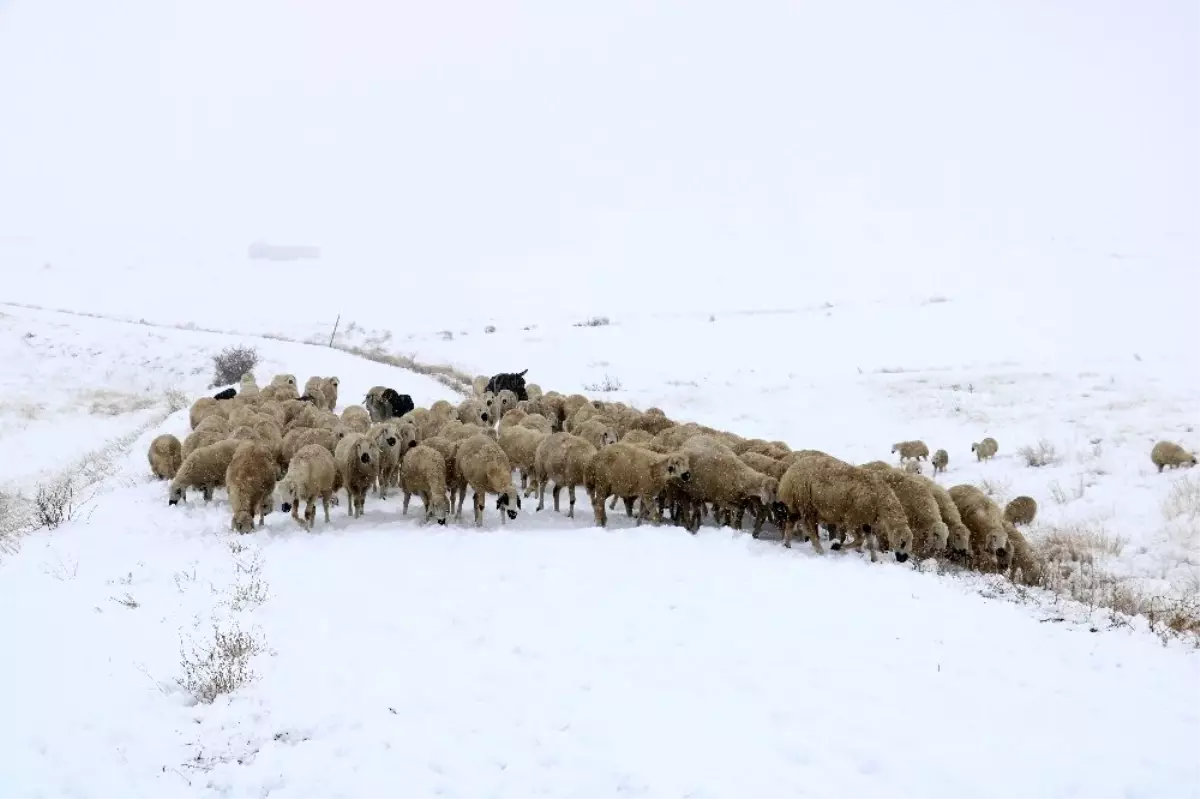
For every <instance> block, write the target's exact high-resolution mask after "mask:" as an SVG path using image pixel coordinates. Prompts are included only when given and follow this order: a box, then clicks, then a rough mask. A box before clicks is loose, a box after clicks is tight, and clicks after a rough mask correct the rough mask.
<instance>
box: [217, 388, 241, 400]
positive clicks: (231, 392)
mask: <svg viewBox="0 0 1200 799" xmlns="http://www.w3.org/2000/svg"><path fill="white" fill-rule="evenodd" d="M236 396H237V389H236V388H226V389H222V390H221V391H218V392H217V393H216V394H213V399H215V400H228V399H233V398H234V397H236Z"/></svg>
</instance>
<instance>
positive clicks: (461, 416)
mask: <svg viewBox="0 0 1200 799" xmlns="http://www.w3.org/2000/svg"><path fill="white" fill-rule="evenodd" d="M458 421H460V422H462V423H463V424H465V425H472V426H474V427H491V426H492V423H493V422H494V421H495V418H494V417H493V416H492V415H491V414H490V413H488V409H487V406H486V405H484V404H483V402H482V401H480V400H477V399H467V400H463V401H462V402H461V403H459V405H458Z"/></svg>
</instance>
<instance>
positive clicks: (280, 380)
mask: <svg viewBox="0 0 1200 799" xmlns="http://www.w3.org/2000/svg"><path fill="white" fill-rule="evenodd" d="M270 385H272V386H290V387H291V388H295V387H296V376H295V375H275V376H274V377H272V378H271V383H270Z"/></svg>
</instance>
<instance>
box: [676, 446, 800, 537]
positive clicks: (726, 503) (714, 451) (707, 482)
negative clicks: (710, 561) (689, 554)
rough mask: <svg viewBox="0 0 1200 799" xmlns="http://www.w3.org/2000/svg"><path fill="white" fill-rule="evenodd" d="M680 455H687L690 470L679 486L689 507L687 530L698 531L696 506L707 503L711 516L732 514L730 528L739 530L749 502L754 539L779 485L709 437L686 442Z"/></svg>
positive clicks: (772, 503)
mask: <svg viewBox="0 0 1200 799" xmlns="http://www.w3.org/2000/svg"><path fill="white" fill-rule="evenodd" d="M680 451H681V452H684V453H686V454H687V455H688V463H689V466H690V468H689V471H690V479H689V480H687V481H686V484H685V485H684V486H683V493H684V494H686V495H687V496H688V497H690V498H691V500H692V504H693V507H692V510H691V513H690V518H689V519H688V521H689V524H688V529H689V530H690V531H691V532H693V533H695V532H696V531H697V530H698V529H700V513H698V512H697V511H698V510H699V508H698V507H697V503H705V502H710V503H712V505H713V508H714V513H715V512H716V511H717V510H718V509H720V510H724V511H727V512H729V513H730V514H731V515H732V514H733V512H734V511H735V510H736V518H735V519H731V521H733V522H735V523H734V524H733V527H734V528H735V529H739V530H740V529H741V526H742V516H743V514H744V512H745V506H746V503H748V502H750V503H754V504H755V509H756V513H755V523H754V536H755V537H756V538H757V537H758V534H759V533H760V532H761V531H762V523H763V521H764V520H765V519H766V510H767V509H768V508H770V507H772V506H774V504H775V501H776V499H777V496H776V495H777V492H778V490H779V481H778V480H776V479H775V478H774V477H770V476H769V475H765V474H763V473H761V472H758V471H755V470H754V469H752V468H751V467H750V466H748V465H747V464H746V463H744V462H743V461H741V460H740V459H739V458H738V456H737V455H735V454H734V452H733V450H732V449H730V448H729V447H727V446H725V445H724V444H721V443H720V442H719V441H718V440H717V439H715V438H713V437H710V436H695V437H693V438H690V439H688V441H687V442H686V443H685V444H684V445H683V448H682V449H681V450H680ZM719 518H720V517H719V516H718V519H719Z"/></svg>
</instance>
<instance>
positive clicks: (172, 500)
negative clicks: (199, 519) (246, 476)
mask: <svg viewBox="0 0 1200 799" xmlns="http://www.w3.org/2000/svg"><path fill="white" fill-rule="evenodd" d="M241 444H242V442H241V441H231V440H229V439H225V440H223V441H217V442H216V443H213V444H209V445H207V446H203V447H198V448H197V449H196V450H195V451H194V452H192V453H191V454H190V455H188V456H187V457H185V458H184V459H183V463H181V464H180V465H179V471H177V472H175V477H174V478H173V479H172V480H171V487H170V489H169V490H168V492H167V504H168V505H177V504H179V501H180V500H186V499H187V489H189V488H198V489H200V491H201V492H202V493H203V495H204V501H205V502H207V501H209V500H211V499H212V496H213V489H215V488H219V487H221V486H223V485H225V470H226V469H228V468H229V462H230V461H231V460H233V453H234V452H235V451H237V448H238V447H239V446H241Z"/></svg>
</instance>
